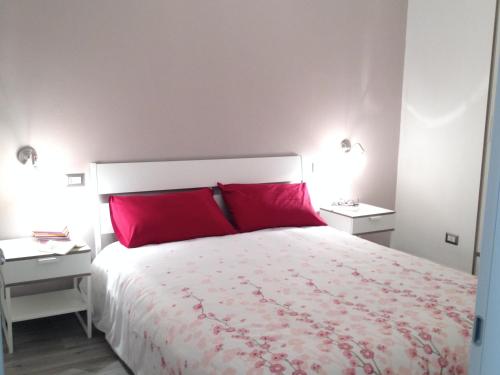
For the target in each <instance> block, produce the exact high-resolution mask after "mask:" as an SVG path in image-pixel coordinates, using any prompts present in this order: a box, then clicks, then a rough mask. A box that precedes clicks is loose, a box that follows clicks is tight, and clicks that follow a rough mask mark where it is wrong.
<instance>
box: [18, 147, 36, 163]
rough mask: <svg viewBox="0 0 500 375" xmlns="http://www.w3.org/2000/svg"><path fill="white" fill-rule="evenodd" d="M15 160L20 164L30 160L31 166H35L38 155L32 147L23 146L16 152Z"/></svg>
mask: <svg viewBox="0 0 500 375" xmlns="http://www.w3.org/2000/svg"><path fill="white" fill-rule="evenodd" d="M17 160H19V162H20V163H21V164H26V163H27V162H28V160H31V164H32V165H33V166H36V162H37V160H38V154H37V153H36V150H35V149H34V148H33V147H31V146H23V147H21V148H20V149H19V150H18V151H17Z"/></svg>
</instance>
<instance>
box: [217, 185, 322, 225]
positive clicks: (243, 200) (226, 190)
mask: <svg viewBox="0 0 500 375" xmlns="http://www.w3.org/2000/svg"><path fill="white" fill-rule="evenodd" d="M218 186H219V189H220V190H221V192H222V197H223V198H224V202H225V203H226V205H227V207H228V209H229V212H230V213H231V215H232V216H233V219H234V222H235V224H236V227H237V228H238V229H239V230H240V231H241V232H250V231H253V230H258V229H264V228H275V227H306V226H319V225H326V223H325V222H324V221H323V220H322V219H321V218H320V217H319V215H318V214H316V212H314V209H313V207H312V205H311V200H310V199H309V193H308V192H307V186H306V184H305V183H300V184H230V185H223V184H220V183H219V184H218Z"/></svg>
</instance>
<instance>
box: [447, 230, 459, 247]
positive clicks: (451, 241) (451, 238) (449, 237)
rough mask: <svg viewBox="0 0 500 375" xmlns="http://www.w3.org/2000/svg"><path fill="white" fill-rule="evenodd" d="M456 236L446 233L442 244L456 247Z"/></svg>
mask: <svg viewBox="0 0 500 375" xmlns="http://www.w3.org/2000/svg"><path fill="white" fill-rule="evenodd" d="M458 238H459V237H458V234H452V233H448V232H446V235H445V237H444V242H446V243H449V244H452V245H455V246H457V245H458Z"/></svg>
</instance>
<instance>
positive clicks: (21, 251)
mask: <svg viewBox="0 0 500 375" xmlns="http://www.w3.org/2000/svg"><path fill="white" fill-rule="evenodd" d="M41 246H43V245H42V244H41V243H40V242H38V241H37V240H34V239H32V238H20V239H14V240H5V241H0V249H1V253H0V260H1V261H0V263H2V264H1V265H0V276H1V277H0V303H1V307H2V312H3V315H2V319H1V320H2V328H3V332H4V335H5V340H6V342H7V347H8V349H9V353H13V351H14V345H13V333H12V323H15V322H20V321H23V320H30V319H37V318H44V317H48V316H53V315H60V314H67V313H72V312H74V313H76V316H77V318H78V320H79V321H80V323H81V324H82V326H83V328H84V330H85V332H86V334H87V336H88V337H89V338H90V337H91V336H92V301H91V298H90V290H91V289H90V288H91V285H90V262H91V257H90V255H91V254H90V248H89V247H88V246H84V247H81V248H79V249H73V250H72V251H71V252H69V253H68V254H66V255H54V254H48V253H43V252H41V251H39V250H38V249H39V248H40V247H41ZM66 277H71V278H73V288H72V289H65V290H58V291H54V292H48V293H39V294H33V295H28V296H21V297H11V291H10V289H11V287H13V286H16V285H23V284H30V283H36V282H41V281H46V280H51V279H58V278H66ZM81 278H84V279H86V282H87V294H84V293H83V291H80V290H79V288H78V280H79V279H81ZM80 311H87V322H86V323H85V322H84V320H83V318H82V316H81V315H80V314H79V312H80Z"/></svg>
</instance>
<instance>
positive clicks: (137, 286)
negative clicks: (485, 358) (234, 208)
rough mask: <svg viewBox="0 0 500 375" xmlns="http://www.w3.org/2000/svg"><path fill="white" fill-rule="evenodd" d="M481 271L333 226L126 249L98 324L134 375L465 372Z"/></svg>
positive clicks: (96, 283)
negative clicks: (436, 261)
mask: <svg viewBox="0 0 500 375" xmlns="http://www.w3.org/2000/svg"><path fill="white" fill-rule="evenodd" d="M475 292H476V280H475V278H474V277H472V276H470V275H467V274H465V273H462V272H459V271H455V270H452V269H449V268H446V267H443V266H440V265H437V264H434V263H432V262H429V261H426V260H422V259H419V258H416V257H413V256H410V255H407V254H405V253H402V252H399V251H396V250H392V249H389V248H386V247H383V246H380V245H377V244H374V243H371V242H368V241H365V240H362V239H360V238H357V237H353V236H350V235H348V234H345V233H342V232H339V231H336V230H334V229H332V228H329V227H314V228H289V229H277V230H265V231H258V232H253V233H246V234H238V235H231V236H225V237H217V238H203V239H197V240H191V241H183V242H177V243H170V244H163V245H150V246H144V247H141V248H136V249H126V248H124V247H122V246H121V245H120V244H118V243H115V244H112V245H111V246H109V247H108V248H106V249H104V250H103V251H102V252H101V253H100V254H99V255H98V256H97V258H96V259H95V261H94V263H93V299H94V304H95V306H94V309H95V312H94V318H95V319H94V322H95V324H96V326H97V327H98V328H99V329H100V330H102V331H104V332H105V333H106V338H107V340H108V341H109V343H110V344H111V346H112V347H113V349H114V350H115V351H116V352H117V353H118V355H119V356H120V357H121V358H122V359H123V360H124V361H125V363H127V365H128V366H129V367H130V368H131V369H132V370H133V371H134V373H136V374H145V375H146V374H147V375H154V374H221V375H230V374H294V375H303V374H345V375H349V374H377V375H380V374H386V375H390V374H396V375H405V374H465V373H467V366H468V345H469V341H470V335H471V329H472V322H473V312H474V300H475Z"/></svg>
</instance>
